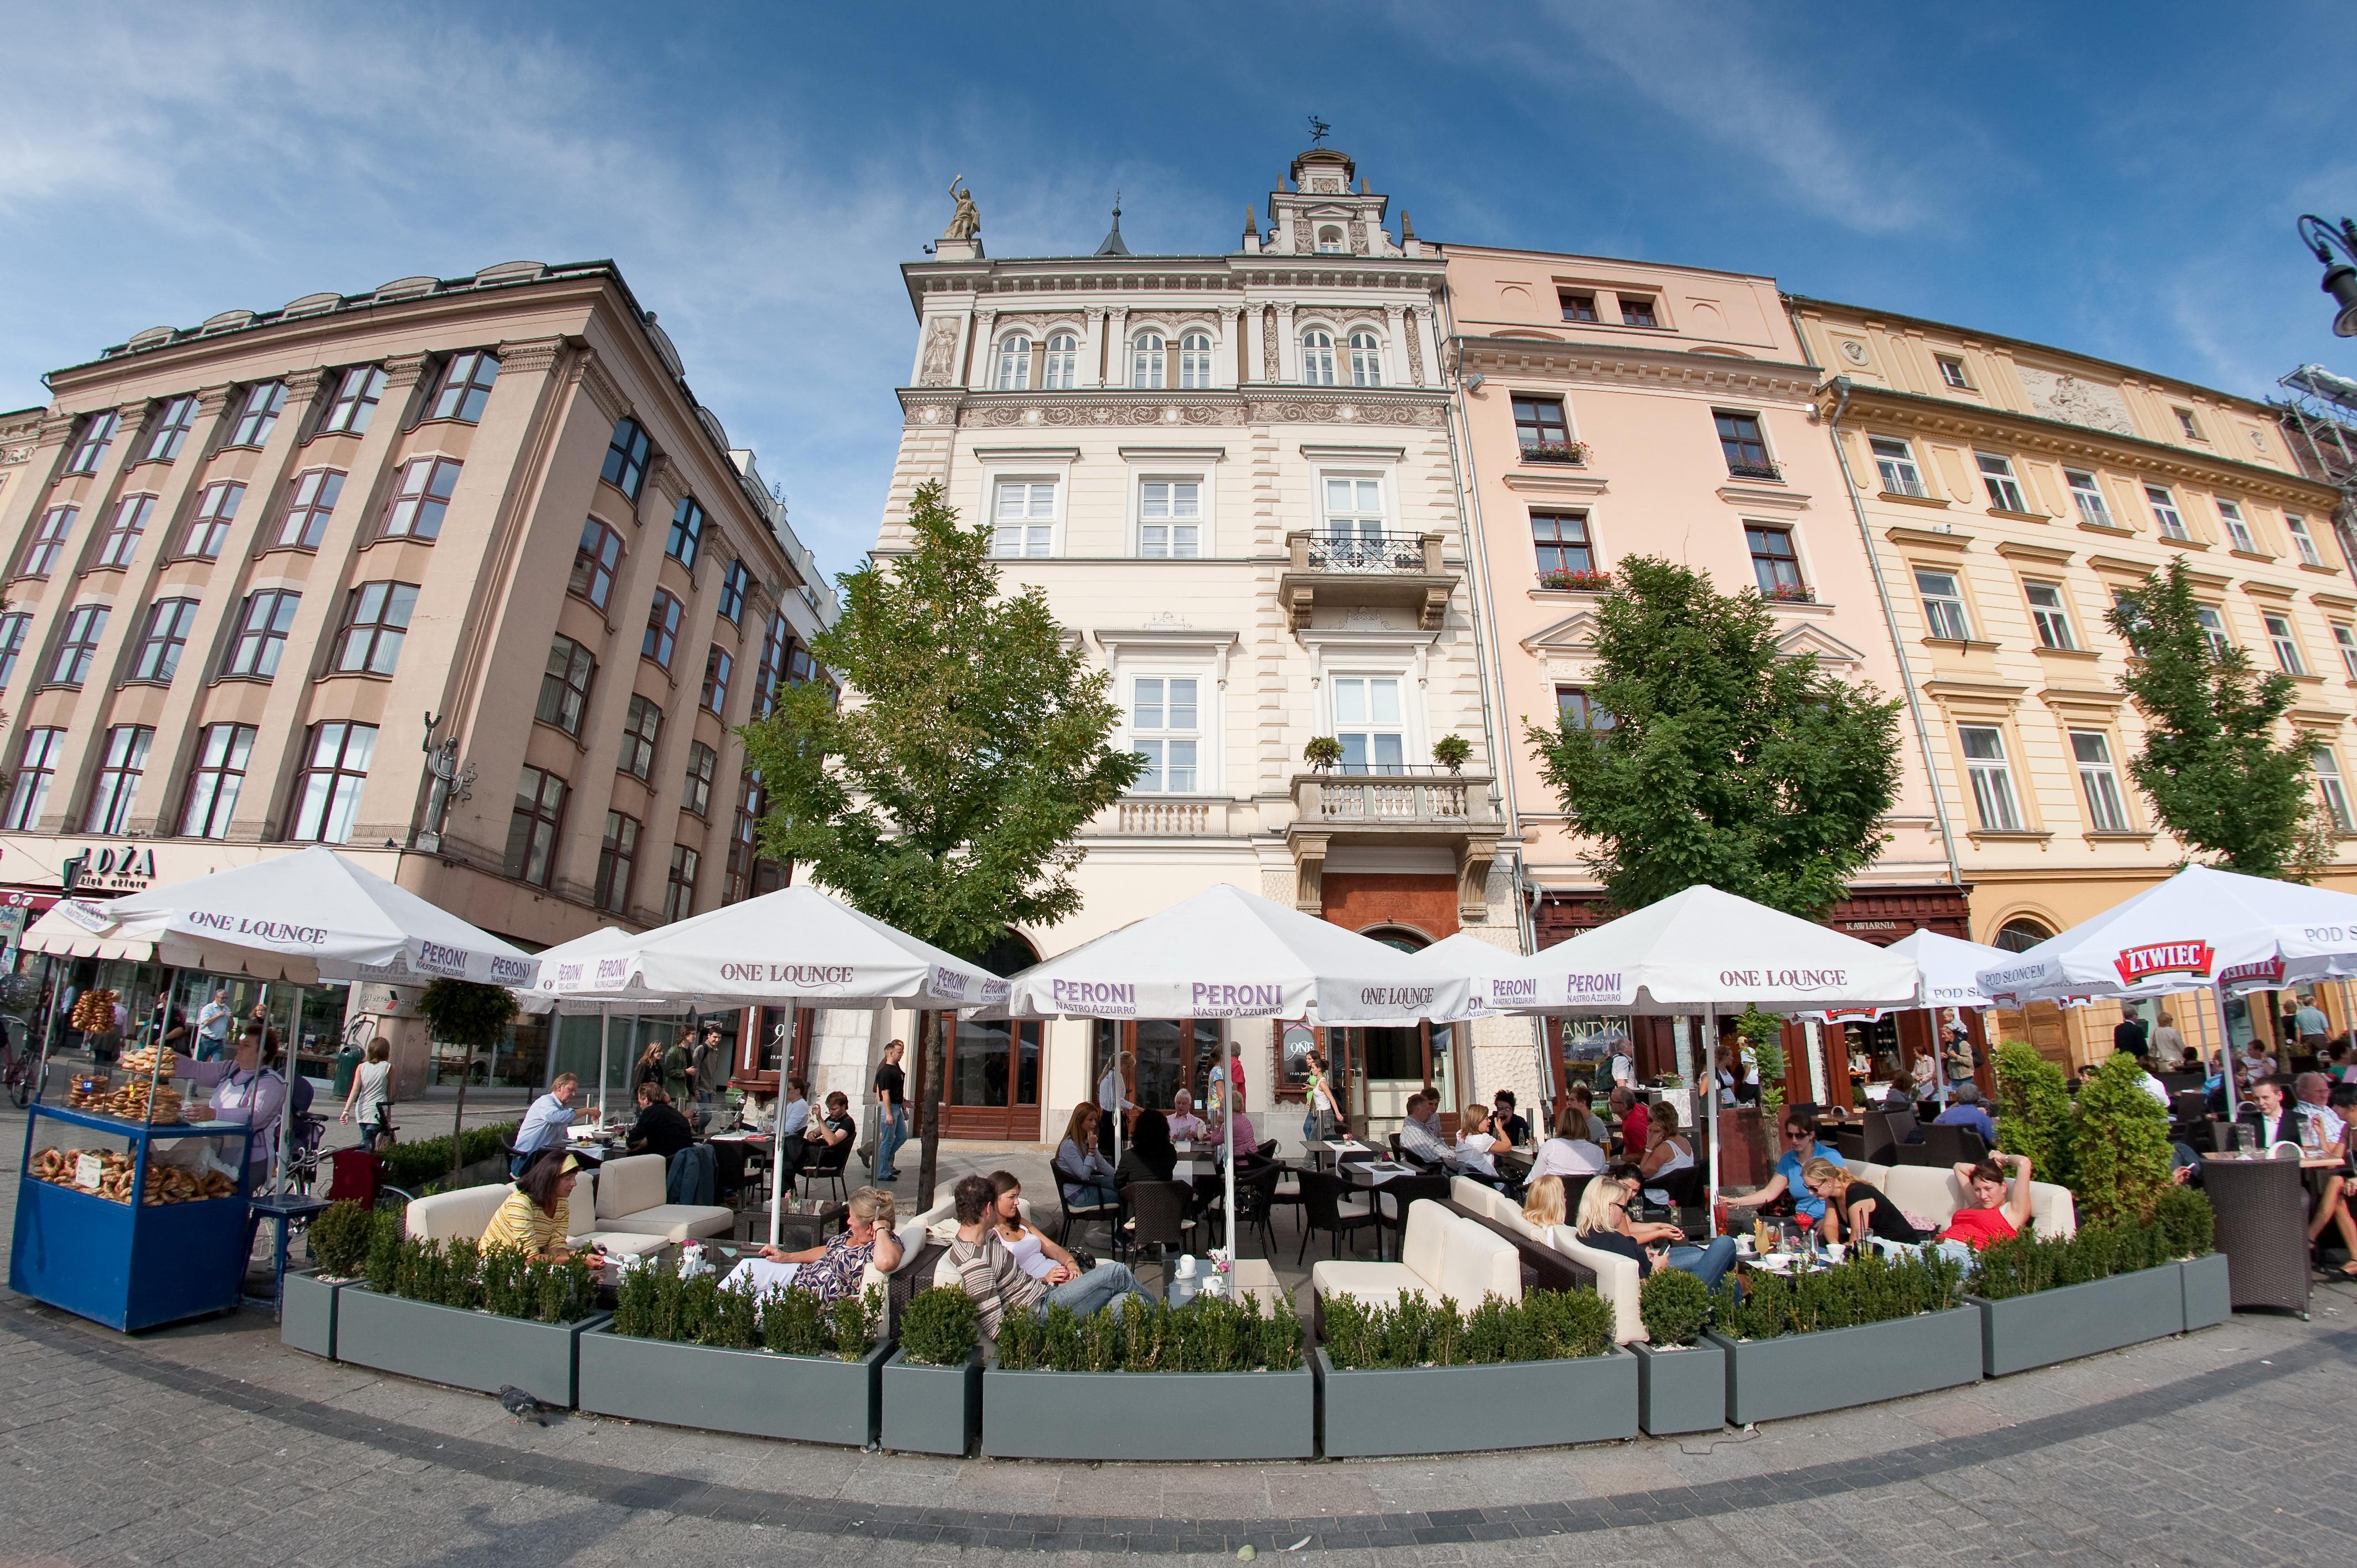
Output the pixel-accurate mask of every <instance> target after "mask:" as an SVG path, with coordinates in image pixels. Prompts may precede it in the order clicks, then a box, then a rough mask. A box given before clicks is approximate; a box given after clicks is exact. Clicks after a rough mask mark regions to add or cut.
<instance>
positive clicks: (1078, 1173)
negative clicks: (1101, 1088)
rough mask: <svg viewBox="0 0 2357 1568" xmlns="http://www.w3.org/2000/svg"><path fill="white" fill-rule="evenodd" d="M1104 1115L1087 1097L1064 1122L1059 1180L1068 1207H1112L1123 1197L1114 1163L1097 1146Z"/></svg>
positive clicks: (1058, 1156)
mask: <svg viewBox="0 0 2357 1568" xmlns="http://www.w3.org/2000/svg"><path fill="white" fill-rule="evenodd" d="M1103 1115H1104V1112H1103V1111H1100V1110H1099V1109H1097V1107H1095V1106H1094V1105H1092V1104H1090V1103H1089V1102H1087V1101H1082V1102H1081V1103H1080V1104H1078V1105H1075V1106H1073V1107H1072V1119H1071V1121H1070V1122H1065V1123H1064V1141H1063V1142H1062V1143H1060V1144H1057V1145H1056V1184H1057V1186H1058V1187H1060V1188H1061V1189H1062V1191H1063V1194H1064V1207H1065V1208H1089V1207H1094V1208H1112V1207H1113V1206H1114V1204H1116V1203H1118V1202H1120V1201H1121V1198H1120V1195H1119V1194H1118V1193H1117V1192H1115V1191H1114V1184H1113V1175H1114V1172H1113V1163H1112V1162H1111V1161H1109V1160H1107V1159H1106V1158H1105V1157H1104V1155H1103V1153H1102V1152H1101V1151H1100V1150H1099V1149H1098V1148H1097V1121H1098V1119H1099V1118H1100V1117H1102V1116H1103Z"/></svg>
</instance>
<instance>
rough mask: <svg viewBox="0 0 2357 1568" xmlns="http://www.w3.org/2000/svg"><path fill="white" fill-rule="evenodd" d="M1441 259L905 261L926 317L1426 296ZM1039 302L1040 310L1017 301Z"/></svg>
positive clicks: (903, 269)
mask: <svg viewBox="0 0 2357 1568" xmlns="http://www.w3.org/2000/svg"><path fill="white" fill-rule="evenodd" d="M1447 275H1448V263H1447V262H1446V261H1445V260H1443V259H1441V258H1440V257H1437V256H1426V257H1414V256H1338V255H1330V254H1318V255H1302V256H1274V255H1270V254H1267V253H1263V254H1260V255H1246V254H1244V253H1243V252H1235V253H1233V254H1230V255H1222V256H1011V257H996V258H984V259H980V260H974V261H966V260H954V261H934V262H903V263H900V276H901V279H902V281H903V282H904V283H905V284H906V285H908V290H909V303H910V304H911V305H912V306H915V307H916V308H917V311H918V313H919V314H920V315H921V314H923V311H924V302H925V300H926V299H927V298H929V297H932V296H937V295H956V294H965V295H975V296H977V297H980V298H986V299H989V300H990V301H991V302H992V303H993V304H994V305H995V306H997V308H999V309H1001V310H1008V309H1039V310H1047V309H1053V308H1055V307H1056V306H1054V305H1053V304H1049V303H1047V302H1049V301H1063V300H1071V301H1074V302H1088V301H1092V300H1095V299H1102V298H1103V297H1105V296H1107V295H1114V296H1117V297H1120V298H1123V299H1128V300H1135V299H1138V298H1141V297H1142V298H1147V299H1152V298H1156V297H1157V296H1176V297H1178V298H1180V299H1185V298H1188V297H1189V296H1192V297H1194V298H1198V299H1202V298H1206V297H1209V298H1211V299H1212V300H1214V301H1218V300H1219V298H1220V296H1223V295H1225V296H1232V295H1238V294H1241V293H1243V291H1245V290H1247V289H1328V288H1330V289H1340V290H1343V291H1345V292H1348V293H1351V294H1357V293H1361V292H1363V291H1372V290H1382V289H1390V290H1395V291H1414V292H1416V293H1424V294H1429V293H1430V292H1432V291H1433V290H1434V289H1436V288H1437V287H1439V286H1440V285H1441V283H1442V280H1443V279H1444V278H1445V277H1446V276H1447ZM1027 299H1037V300H1039V301H1041V302H1042V303H1040V304H1039V305H1036V306H1035V305H1029V304H1015V303H1011V302H1012V301H1019V300H1027Z"/></svg>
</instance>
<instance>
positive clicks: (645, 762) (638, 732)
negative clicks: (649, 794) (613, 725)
mask: <svg viewBox="0 0 2357 1568" xmlns="http://www.w3.org/2000/svg"><path fill="white" fill-rule="evenodd" d="M662 721H663V712H662V709H661V708H659V707H657V706H655V704H654V703H650V702H649V701H647V700H646V698H644V697H642V696H640V694H639V693H636V692H633V693H630V713H629V714H628V716H627V717H625V718H624V719H623V721H622V757H621V761H620V762H619V764H618V766H619V768H620V769H621V771H623V772H624V773H627V774H629V775H630V777H631V778H633V779H647V778H650V777H651V775H652V774H653V772H654V767H655V742H656V741H657V740H658V739H660V738H661V737H662Z"/></svg>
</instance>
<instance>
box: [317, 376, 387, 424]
mask: <svg viewBox="0 0 2357 1568" xmlns="http://www.w3.org/2000/svg"><path fill="white" fill-rule="evenodd" d="M383 396H384V367H383V366H382V365H354V366H353V367H352V368H351V369H350V370H349V371H345V372H344V373H343V375H342V376H341V377H340V378H339V380H338V381H337V382H336V395H335V397H334V398H333V399H332V400H330V401H329V403H328V416H327V418H325V419H323V420H321V421H320V422H319V428H320V430H321V431H323V432H328V433H333V434H337V435H364V434H366V433H367V431H368V427H369V421H370V420H371V419H374V418H375V417H376V405H377V403H378V401H379V400H380V399H382V397H383Z"/></svg>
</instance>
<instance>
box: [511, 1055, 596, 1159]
mask: <svg viewBox="0 0 2357 1568" xmlns="http://www.w3.org/2000/svg"><path fill="white" fill-rule="evenodd" d="M579 1086H580V1080H579V1079H576V1078H575V1077H574V1076H573V1075H572V1074H571V1073H569V1072H560V1073H558V1074H557V1075H556V1079H555V1081H554V1082H553V1083H551V1084H550V1085H549V1086H548V1092H547V1093H546V1094H544V1095H542V1096H541V1097H540V1098H539V1099H537V1100H535V1101H533V1102H532V1109H531V1110H529V1111H527V1112H524V1114H523V1125H522V1126H521V1127H519V1128H517V1129H516V1135H515V1158H514V1159H512V1160H511V1161H510V1162H509V1163H508V1174H509V1175H510V1176H522V1175H523V1168H524V1166H526V1165H530V1164H532V1157H533V1155H536V1154H539V1153H540V1152H541V1151H542V1150H543V1149H562V1148H564V1147H565V1146H566V1144H567V1141H568V1140H569V1138H570V1135H571V1129H572V1126H573V1092H574V1090H576V1089H577V1088H578V1087H579Z"/></svg>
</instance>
